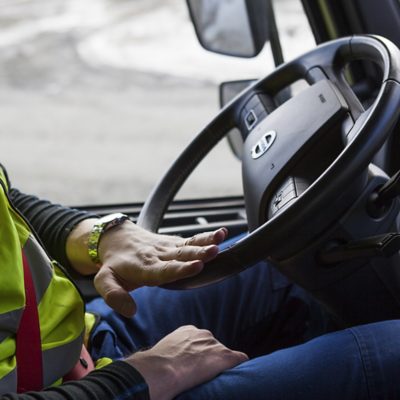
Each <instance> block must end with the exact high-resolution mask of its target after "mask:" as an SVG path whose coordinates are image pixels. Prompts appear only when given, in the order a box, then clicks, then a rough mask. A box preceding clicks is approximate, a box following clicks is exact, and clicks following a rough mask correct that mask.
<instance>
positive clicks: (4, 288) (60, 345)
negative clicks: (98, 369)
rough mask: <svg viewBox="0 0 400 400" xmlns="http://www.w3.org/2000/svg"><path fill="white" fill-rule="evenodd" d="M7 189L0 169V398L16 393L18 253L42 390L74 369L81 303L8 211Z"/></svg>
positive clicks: (20, 306) (20, 293)
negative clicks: (35, 328)
mask: <svg viewBox="0 0 400 400" xmlns="http://www.w3.org/2000/svg"><path fill="white" fill-rule="evenodd" d="M7 184H8V183H7V181H6V179H5V176H4V173H3V171H2V170H1V168H0V238H1V241H0V268H1V275H0V276H1V279H0V394H2V393H6V392H15V391H16V389H17V379H16V370H17V368H16V357H15V354H16V340H15V338H16V334H17V332H18V329H19V324H20V320H21V315H22V312H23V310H24V308H25V301H26V300H25V288H24V274H23V263H22V258H21V251H22V249H23V252H24V254H25V256H26V259H27V264H29V267H30V273H31V276H32V281H33V285H34V288H35V296H36V303H37V311H38V317H39V324H40V336H41V338H40V339H41V352H42V353H41V355H42V362H43V386H49V385H52V384H53V383H54V382H56V381H58V380H59V379H60V378H61V377H62V376H64V375H65V374H66V373H67V372H69V371H70V370H71V368H73V367H74V365H75V363H76V362H77V360H78V359H79V354H80V352H81V348H82V342H83V333H84V304H83V301H82V299H81V297H80V295H79V293H78V291H77V289H76V288H75V286H74V284H73V283H72V282H71V281H70V280H69V279H68V278H67V277H66V276H65V275H64V273H63V271H62V270H61V268H60V267H59V266H58V265H57V264H56V263H55V262H52V261H51V260H50V259H49V257H48V256H47V254H46V253H45V251H44V250H43V249H42V248H41V246H40V244H39V243H38V241H37V240H36V239H35V238H34V236H33V235H32V233H31V231H30V228H29V227H28V225H27V224H26V223H25V221H24V220H23V218H22V217H21V216H20V215H19V214H18V212H17V211H16V210H15V209H14V208H13V206H12V204H11V203H10V202H9V200H8V195H7V190H8V188H7ZM2 189H3V190H2Z"/></svg>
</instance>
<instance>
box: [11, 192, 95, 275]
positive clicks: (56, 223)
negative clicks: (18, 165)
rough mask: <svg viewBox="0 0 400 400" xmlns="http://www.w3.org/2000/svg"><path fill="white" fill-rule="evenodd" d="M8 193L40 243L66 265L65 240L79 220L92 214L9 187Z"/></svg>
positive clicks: (67, 263) (92, 215) (67, 262)
mask: <svg viewBox="0 0 400 400" xmlns="http://www.w3.org/2000/svg"><path fill="white" fill-rule="evenodd" d="M9 196H10V198H11V200H12V202H13V204H14V206H15V207H16V208H17V209H18V210H19V211H20V212H21V214H22V215H23V216H24V217H25V218H26V219H27V221H28V222H29V223H30V224H31V226H32V227H33V229H34V230H35V232H36V233H37V234H38V236H39V238H40V240H41V241H42V243H43V244H44V247H45V248H46V249H47V251H48V252H49V253H50V255H51V256H52V257H54V258H55V259H56V260H57V261H59V262H60V263H61V264H62V265H63V266H65V267H69V260H68V257H67V254H66V242H67V238H68V236H69V235H70V233H71V231H72V230H73V229H74V227H75V226H76V225H77V224H78V223H80V222H81V221H82V220H84V219H87V218H95V217H96V216H95V215H94V214H91V213H87V212H85V211H81V210H76V209H71V208H67V207H63V206H60V205H57V204H52V203H50V202H49V201H47V200H40V199H38V198H37V197H35V196H30V195H26V194H24V193H21V192H20V191H18V190H17V189H11V190H10V192H9Z"/></svg>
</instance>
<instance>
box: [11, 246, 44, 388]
mask: <svg viewBox="0 0 400 400" xmlns="http://www.w3.org/2000/svg"><path fill="white" fill-rule="evenodd" d="M22 264H23V267H24V286H25V309H24V311H23V313H22V317H21V321H20V324H19V328H18V332H17V336H16V354H15V356H16V359H17V392H18V393H22V392H26V391H28V390H40V389H42V388H43V365H42V363H43V361H42V345H41V339H40V324H39V314H38V308H37V304H36V292H35V286H34V284H33V280H32V275H31V270H30V267H29V264H28V260H27V259H26V257H25V254H24V253H23V252H22Z"/></svg>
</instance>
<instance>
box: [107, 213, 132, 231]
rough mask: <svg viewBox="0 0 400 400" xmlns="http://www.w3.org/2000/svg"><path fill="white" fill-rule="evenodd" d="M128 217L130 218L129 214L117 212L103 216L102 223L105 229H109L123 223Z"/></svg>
mask: <svg viewBox="0 0 400 400" xmlns="http://www.w3.org/2000/svg"><path fill="white" fill-rule="evenodd" d="M127 219H129V217H128V216H127V215H125V214H121V213H115V214H110V215H106V216H104V217H102V218H101V223H102V224H103V226H104V229H109V228H111V227H113V226H116V225H120V224H122V222H124V221H125V220H127Z"/></svg>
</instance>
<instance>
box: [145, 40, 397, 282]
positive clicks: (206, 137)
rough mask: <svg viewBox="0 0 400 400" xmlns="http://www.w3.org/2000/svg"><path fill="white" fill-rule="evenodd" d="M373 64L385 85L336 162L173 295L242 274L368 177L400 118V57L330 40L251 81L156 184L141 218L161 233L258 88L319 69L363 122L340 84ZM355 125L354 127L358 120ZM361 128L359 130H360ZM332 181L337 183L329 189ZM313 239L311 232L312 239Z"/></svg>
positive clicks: (377, 47) (375, 44) (380, 44)
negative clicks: (349, 66) (181, 194)
mask: <svg viewBox="0 0 400 400" xmlns="http://www.w3.org/2000/svg"><path fill="white" fill-rule="evenodd" d="M358 59H362V60H371V61H373V62H374V63H376V64H377V65H378V66H379V68H380V70H381V72H382V76H383V79H382V84H381V87H380V90H379V93H378V95H377V97H376V100H375V102H374V103H373V105H372V106H371V107H370V108H369V110H368V113H366V112H365V113H366V114H365V115H364V118H360V119H359V121H360V122H359V124H358V126H357V127H356V128H355V130H356V132H355V134H354V135H353V137H352V138H351V139H349V143H348V144H347V145H346V147H345V148H344V150H343V151H342V152H341V153H340V154H339V155H338V157H337V158H336V159H335V160H334V162H333V163H332V164H331V165H330V166H329V167H328V168H327V169H326V170H325V171H324V172H323V173H322V174H321V175H320V176H319V177H318V179H316V181H315V182H314V183H313V184H312V185H311V186H310V187H309V188H308V189H307V190H306V191H305V192H304V193H303V194H302V195H301V196H300V197H299V199H298V200H297V201H296V202H294V203H293V204H292V205H291V206H290V207H288V208H287V209H286V210H285V211H284V212H283V213H281V214H278V215H276V216H274V217H272V218H271V219H269V220H268V221H267V222H265V223H262V225H261V226H259V227H258V228H255V229H254V230H252V232H251V233H250V234H249V235H248V236H246V237H245V238H243V239H241V240H240V241H238V242H237V243H235V244H234V245H232V246H231V247H230V248H228V249H225V250H223V251H221V252H220V253H219V255H218V256H217V257H216V259H215V260H213V261H211V262H209V263H207V264H206V266H205V268H204V269H203V271H202V272H201V273H200V274H199V275H197V276H194V277H191V278H187V279H185V280H181V281H178V282H175V283H173V284H171V285H169V286H170V287H171V288H174V289H186V288H194V287H200V286H204V285H206V284H210V283H213V282H217V281H219V280H222V279H224V278H226V277H228V276H230V275H233V274H235V273H238V272H240V271H242V270H244V269H246V268H247V267H249V266H251V265H252V264H254V263H255V262H257V261H259V260H261V259H264V258H266V256H268V255H270V254H271V253H274V252H275V251H276V249H277V248H279V247H281V246H282V242H283V241H284V240H285V239H286V238H287V236H288V232H296V231H297V230H298V229H301V228H302V227H304V224H305V221H309V220H312V218H313V216H314V215H315V214H316V210H318V209H320V208H321V205H327V204H329V202H330V200H331V199H332V198H333V197H334V196H335V195H336V193H335V192H336V190H337V187H338V186H342V187H347V186H349V185H351V184H352V182H353V181H354V179H355V177H357V176H359V175H360V174H361V173H362V171H364V170H365V169H366V168H367V166H368V164H369V162H370V160H371V159H372V157H373V155H374V154H375V153H376V152H377V151H378V149H379V148H380V147H381V145H382V144H383V143H384V141H385V139H386V138H387V137H388V135H389V133H390V131H391V128H392V127H393V125H394V124H395V122H396V121H397V119H398V117H399V110H400V107H399V106H400V84H399V82H400V51H399V50H398V49H397V47H396V46H395V45H393V44H392V43H391V42H390V41H388V40H386V39H384V38H381V37H377V36H369V35H365V36H353V37H347V38H341V39H338V40H334V41H331V42H327V43H325V44H323V45H321V46H318V47H317V48H315V49H314V50H312V51H310V52H308V53H306V54H305V55H303V56H301V57H299V58H297V59H295V60H293V61H291V62H289V63H286V64H283V65H282V66H280V67H279V68H278V69H276V70H275V71H274V72H272V73H271V74H269V75H268V76H266V77H265V78H263V79H261V80H259V81H258V82H256V83H254V84H253V85H252V86H251V87H249V88H248V89H247V90H246V91H244V92H243V93H242V94H241V95H240V96H238V97H236V98H235V99H234V100H232V101H231V102H230V103H229V104H228V105H227V106H226V107H224V108H223V109H222V110H221V111H220V113H219V114H218V115H217V116H216V117H215V118H214V119H213V120H212V121H211V122H210V124H208V125H207V126H206V127H205V128H204V129H203V130H202V131H201V132H200V133H199V134H198V135H197V136H196V137H195V138H194V139H193V141H192V142H191V143H190V144H189V145H188V146H187V147H186V149H185V150H184V151H183V152H182V153H181V155H180V156H179V157H178V158H177V159H176V161H175V162H174V163H173V164H172V166H171V167H170V169H169V170H168V171H167V173H166V174H165V175H164V177H163V178H162V179H161V180H160V182H159V183H158V184H157V185H156V187H155V188H154V190H153V191H152V193H151V194H150V196H149V197H148V199H147V201H146V202H145V204H144V206H143V209H142V211H141V213H140V216H139V220H138V224H139V225H140V226H142V227H144V228H145V229H148V230H150V231H153V232H156V231H157V230H158V228H159V226H160V224H161V221H162V218H163V216H164V214H165V211H166V210H167V208H168V205H169V204H170V203H171V201H172V199H173V197H174V196H175V194H176V193H177V191H178V190H179V188H180V187H181V186H182V184H183V183H184V182H185V180H186V179H187V177H188V176H189V175H190V173H191V172H192V171H193V170H194V168H195V167H196V166H197V165H198V164H199V162H200V161H201V160H202V159H203V158H204V157H205V155H206V154H208V152H209V151H210V150H211V149H212V148H213V147H214V146H215V145H216V144H217V143H218V142H219V141H220V140H221V139H222V138H223V137H224V136H225V135H226V133H227V132H228V131H229V130H230V129H231V128H233V127H234V126H235V124H236V122H235V121H236V119H235V117H236V115H235V113H237V108H238V105H239V104H241V103H243V101H245V99H246V98H247V97H248V96H250V95H251V94H252V93H254V92H255V91H257V90H263V91H266V92H268V93H272V94H276V93H277V92H278V91H279V90H280V89H282V88H284V87H286V86H288V85H290V84H291V83H293V82H294V81H296V80H298V79H307V80H308V81H309V83H313V80H314V77H313V76H312V75H313V73H314V72H315V71H318V70H322V71H323V72H324V73H325V74H326V75H327V77H326V78H327V79H328V80H332V81H335V84H336V85H338V86H339V87H340V94H341V95H342V96H343V97H344V98H345V101H346V103H347V104H349V113H350V114H351V115H352V116H353V120H358V117H359V116H360V114H363V113H364V111H363V109H362V107H361V108H360V104H359V103H358V100H357V98H356V96H355V95H354V93H352V92H351V90H350V89H349V87H348V85H347V84H346V83H345V82H344V79H343V82H340V79H341V78H340V77H341V76H342V73H341V72H340V70H341V69H342V68H343V67H344V65H345V64H346V63H348V62H350V61H352V60H358ZM356 124H357V121H356ZM355 126H356V125H355ZM333 181H335V185H332V184H331V183H332V182H333ZM312 234H315V232H314V233H310V235H312Z"/></svg>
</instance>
